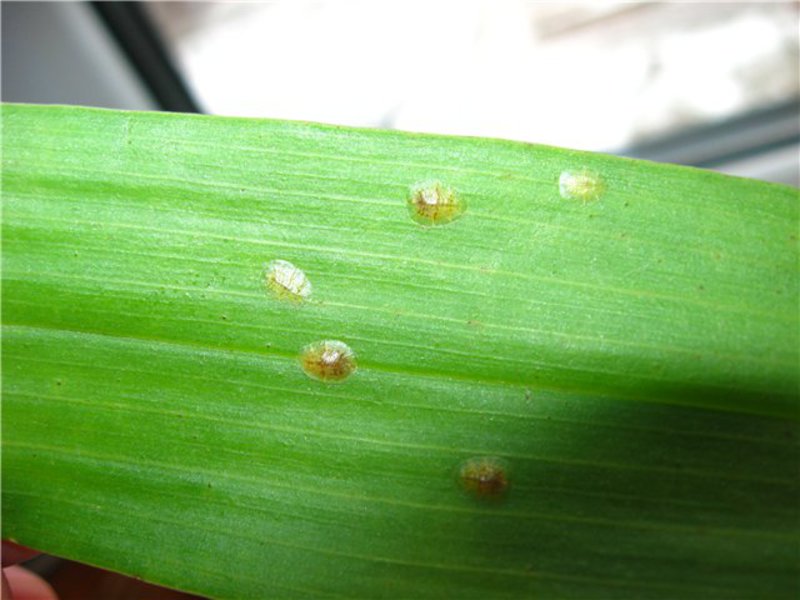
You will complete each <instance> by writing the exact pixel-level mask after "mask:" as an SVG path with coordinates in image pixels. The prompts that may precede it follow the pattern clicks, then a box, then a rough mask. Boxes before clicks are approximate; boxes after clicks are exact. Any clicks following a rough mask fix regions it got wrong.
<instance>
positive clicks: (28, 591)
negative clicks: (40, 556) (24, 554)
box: [3, 566, 58, 600]
mask: <svg viewBox="0 0 800 600" xmlns="http://www.w3.org/2000/svg"><path fill="white" fill-rule="evenodd" d="M3 575H4V578H5V579H6V582H7V584H8V589H10V592H11V593H10V594H9V595H8V598H9V599H11V600H58V596H57V595H56V593H55V591H54V590H53V588H52V587H50V584H49V583H47V582H46V581H45V580H44V579H42V578H41V577H39V576H38V575H36V574H35V573H32V572H31V571H28V570H27V569H26V568H24V567H20V566H13V567H8V568H7V569H4V570H3ZM3 598H6V594H5V593H4V594H3Z"/></svg>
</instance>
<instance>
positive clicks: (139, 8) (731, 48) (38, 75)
mask: <svg viewBox="0 0 800 600" xmlns="http://www.w3.org/2000/svg"><path fill="white" fill-rule="evenodd" d="M799 15H800V2H796V1H783V2H767V1H755V2H642V3H631V2H628V3H621V2H602V1H597V0H595V1H584V2H569V1H564V2H534V1H523V0H427V1H421V0H402V1H399V0H397V1H395V0H388V1H383V2H374V1H372V2H370V1H361V2H358V1H349V0H327V1H324V0H274V1H272V2H146V3H144V2H143V3H128V2H11V1H6V0H4V1H3V2H2V4H1V5H0V19H1V22H2V38H1V40H2V69H1V73H2V87H1V88H0V96H1V97H2V99H3V100H4V101H9V102H34V103H48V104H52V103H58V104H80V105H88V106H99V107H107V108H122V109H135V110H169V111H182V112H202V113H208V114H216V115H235V116H250V117H270V118H281V119H298V120H308V121H322V122H327V123H336V124H342V125H356V126H362V127H383V128H393V129H402V130H408V131H423V132H432V133H446V134H458V135H478V136H490V137H501V138H508V139H516V140H523V141H528V142H536V143H544V144H551V145H557V146H567V147H572V148H579V149H585V150H596V151H603V152H609V153H612V154H620V155H625V156H633V157H640V158H648V159H652V160H658V161H662V162H674V163H681V164H687V165H694V166H700V167H706V168H711V169H716V170H720V171H723V172H727V173H732V174H736V175H743V176H747V177H755V178H761V179H765V180H769V181H776V182H781V183H788V184H791V185H795V186H800V65H798V62H799V60H798V56H799V51H800V40H799V35H798V31H799V30H800V28H799V26H798V25H799V23H800V21H799V20H798V16H799ZM30 566H31V567H33V568H34V569H36V570H37V571H39V572H40V573H42V574H44V575H46V576H47V577H48V579H49V580H50V582H51V583H52V584H53V586H54V587H55V588H56V590H57V591H58V592H59V594H60V596H61V598H62V600H70V599H72V598H76V599H77V598H80V599H83V600H90V599H93V598H96V599H98V600H105V599H108V598H129V599H134V598H148V599H151V598H152V599H155V598H169V599H171V600H176V599H179V598H180V599H187V598H191V596H188V595H185V594H179V593H177V592H169V591H166V590H160V589H158V588H155V587H154V586H148V585H147V584H144V583H142V582H138V581H135V580H133V579H129V578H125V577H122V576H119V575H114V574H111V573H106V572H104V571H100V570H98V569H92V568H91V567H87V566H83V565H78V564H76V563H71V562H69V561H63V560H59V559H55V558H53V557H48V556H42V557H39V558H36V559H34V561H33V563H32V564H31V565H30Z"/></svg>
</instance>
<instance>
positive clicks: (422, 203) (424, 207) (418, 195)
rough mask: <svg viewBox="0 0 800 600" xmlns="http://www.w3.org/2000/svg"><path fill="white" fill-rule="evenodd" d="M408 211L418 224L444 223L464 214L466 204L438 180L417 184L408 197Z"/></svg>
mask: <svg viewBox="0 0 800 600" xmlns="http://www.w3.org/2000/svg"><path fill="white" fill-rule="evenodd" d="M407 204H408V213H409V215H410V216H411V218H412V219H413V220H414V221H416V222H417V223H419V224H420V225H445V224H447V223H451V222H452V221H455V220H456V219H459V218H461V217H462V216H463V215H464V211H465V210H466V208H467V205H466V203H465V201H464V199H463V198H461V196H459V195H458V194H457V193H456V192H455V191H454V190H453V189H452V188H450V187H448V186H446V185H444V184H442V183H440V182H438V181H434V182H428V183H421V184H417V185H415V186H414V187H412V188H411V195H410V196H409V197H408V201H407Z"/></svg>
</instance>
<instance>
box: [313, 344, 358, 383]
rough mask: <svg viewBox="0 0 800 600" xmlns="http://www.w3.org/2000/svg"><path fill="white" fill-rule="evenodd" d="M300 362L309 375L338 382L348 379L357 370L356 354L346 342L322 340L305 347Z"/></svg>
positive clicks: (321, 379)
mask: <svg viewBox="0 0 800 600" xmlns="http://www.w3.org/2000/svg"><path fill="white" fill-rule="evenodd" d="M300 364H301V365H302V367H303V371H305V373H306V375H308V376H309V377H311V378H313V379H318V380H320V381H328V382H336V381H343V380H345V379H347V378H348V377H350V375H352V374H353V372H355V370H356V356H355V354H354V353H353V351H352V350H351V349H350V346H348V345H347V344H345V343H344V342H340V341H338V340H322V341H321V342H314V343H313V344H309V345H308V346H306V347H305V348H303V353H302V354H301V356H300Z"/></svg>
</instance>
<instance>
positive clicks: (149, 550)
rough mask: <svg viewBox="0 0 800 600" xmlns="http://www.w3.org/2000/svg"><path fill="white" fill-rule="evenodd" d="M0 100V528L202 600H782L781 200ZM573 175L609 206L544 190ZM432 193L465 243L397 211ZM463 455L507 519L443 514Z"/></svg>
mask: <svg viewBox="0 0 800 600" xmlns="http://www.w3.org/2000/svg"><path fill="white" fill-rule="evenodd" d="M2 110H3V112H2V125H3V132H2V133H3V142H2V147H3V174H2V182H3V265H2V266H3V275H2V277H3V290H2V291H3V430H2V434H3V436H2V437H3V440H2V441H3V455H2V460H3V481H2V483H3V535H4V537H11V538H13V539H15V540H18V541H19V542H21V543H23V544H27V545H31V546H34V547H37V548H40V549H42V550H45V551H49V552H51V553H55V554H59V555H63V556H66V557H69V558H73V559H76V560H80V561H84V562H88V563H92V564H96V565H100V566H103V567H106V568H110V569H115V570H119V571H122V572H124V573H128V574H133V575H136V576H139V577H143V578H144V579H146V580H148V581H154V582H157V583H161V584H164V585H168V586H172V587H177V588H181V589H186V590H190V591H194V592H198V593H201V594H205V595H208V596H212V597H219V598H267V597H270V598H272V597H274V598H314V597H321V598H326V597H347V598H365V599H372V598H464V599H466V598H522V597H545V598H549V597H558V598H619V597H637V598H651V597H652V598H677V597H679V598H730V597H733V596H735V597H747V598H767V597H769V598H782V597H785V598H792V597H795V595H796V594H797V593H798V578H799V577H800V570H799V569H798V560H797V557H798V554H799V553H800V533H799V531H800V511H799V510H798V498H799V497H800V480H799V479H798V466H799V465H798V462H799V461H798V457H799V456H800V452H799V450H800V445H799V444H798V419H797V417H798V405H799V403H798V385H799V384H800V375H799V374H798V371H799V369H798V362H799V361H800V333H799V331H800V325H799V311H798V293H799V292H798V288H799V281H798V279H799V278H798V242H797V234H798V221H800V203H799V202H798V192H797V190H795V189H792V188H787V187H782V186H777V185H771V184H766V183H761V182H756V181H749V180H743V179H737V178H732V177H726V176H723V175H718V174H714V173H710V172H705V171H698V170H693V169H687V168H681V167H673V166H666V165H657V164H652V163H645V162H636V161H630V160H624V159H619V158H614V157H609V156H603V155H593V154H586V153H581V152H575V151H568V150H562V149H555V148H548V147H541V146H533V145H526V144H520V143H512V142H504V141H498V140H483V139H466V138H446V137H436V136H423V135H410V134H404V133H398V132H389V131H366V130H356V129H346V128H338V127H330V126H322V125H312V124H304V123H289V122H280V121H262V120H249V119H225V118H216V117H198V116H186V115H174V114H173V115H168V114H158V113H125V112H113V111H100V110H90V109H78V108H67V107H33V106H23V105H5V106H3V109H2ZM581 170H588V171H590V172H592V173H596V174H598V175H599V176H600V177H601V178H602V190H603V192H602V194H601V196H600V197H599V198H597V199H594V200H590V201H586V202H584V201H581V200H580V199H574V198H573V199H570V198H562V197H561V195H560V193H559V177H560V175H561V173H562V172H564V171H581ZM430 181H437V182H441V184H442V185H445V186H449V187H450V188H452V189H453V190H454V191H455V192H456V193H458V194H459V195H460V197H461V198H463V199H464V201H465V204H466V206H467V210H466V212H465V213H464V214H463V215H462V216H461V218H459V219H458V220H455V221H452V222H449V223H444V224H439V225H435V226H431V227H424V226H422V225H420V224H419V223H417V222H415V221H414V220H413V219H412V218H411V216H410V215H409V211H408V207H407V199H408V197H409V193H410V191H411V190H413V189H414V186H417V185H419V184H420V183H422V182H430ZM274 260H286V261H290V262H291V263H292V264H294V265H296V266H297V267H298V268H300V269H302V270H303V271H304V272H305V274H306V275H307V277H308V280H309V281H310V282H311V285H312V287H313V292H312V294H311V295H310V296H309V298H308V299H307V300H306V301H305V302H302V303H298V302H287V301H282V300H281V299H280V298H278V297H276V296H275V294H271V293H268V291H267V288H266V286H265V281H264V276H265V271H264V269H265V266H266V265H267V264H268V263H270V261H274ZM329 339H334V340H341V341H343V342H345V343H346V344H348V345H349V346H350V348H352V350H353V351H354V353H355V355H356V359H357V363H358V368H357V370H356V371H355V372H354V373H353V374H352V375H351V376H349V377H347V378H346V379H344V380H342V381H339V382H336V383H332V382H325V381H317V380H313V379H311V378H309V377H308V376H307V375H306V374H305V373H304V372H303V370H302V369H301V367H300V363H299V354H300V352H301V350H302V349H303V348H304V347H305V346H307V345H308V344H311V343H314V342H316V341H319V340H329ZM480 456H493V457H498V458H501V459H503V461H504V464H507V465H508V466H509V486H510V487H509V490H508V494H507V496H506V498H505V500H504V501H502V502H491V503H487V502H482V501H480V500H478V499H476V498H474V497H472V496H470V495H469V494H466V493H464V492H463V490H461V489H460V487H459V484H458V481H457V479H458V478H457V474H458V470H459V466H460V465H461V464H462V463H463V461H465V460H468V459H470V458H472V457H480Z"/></svg>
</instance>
